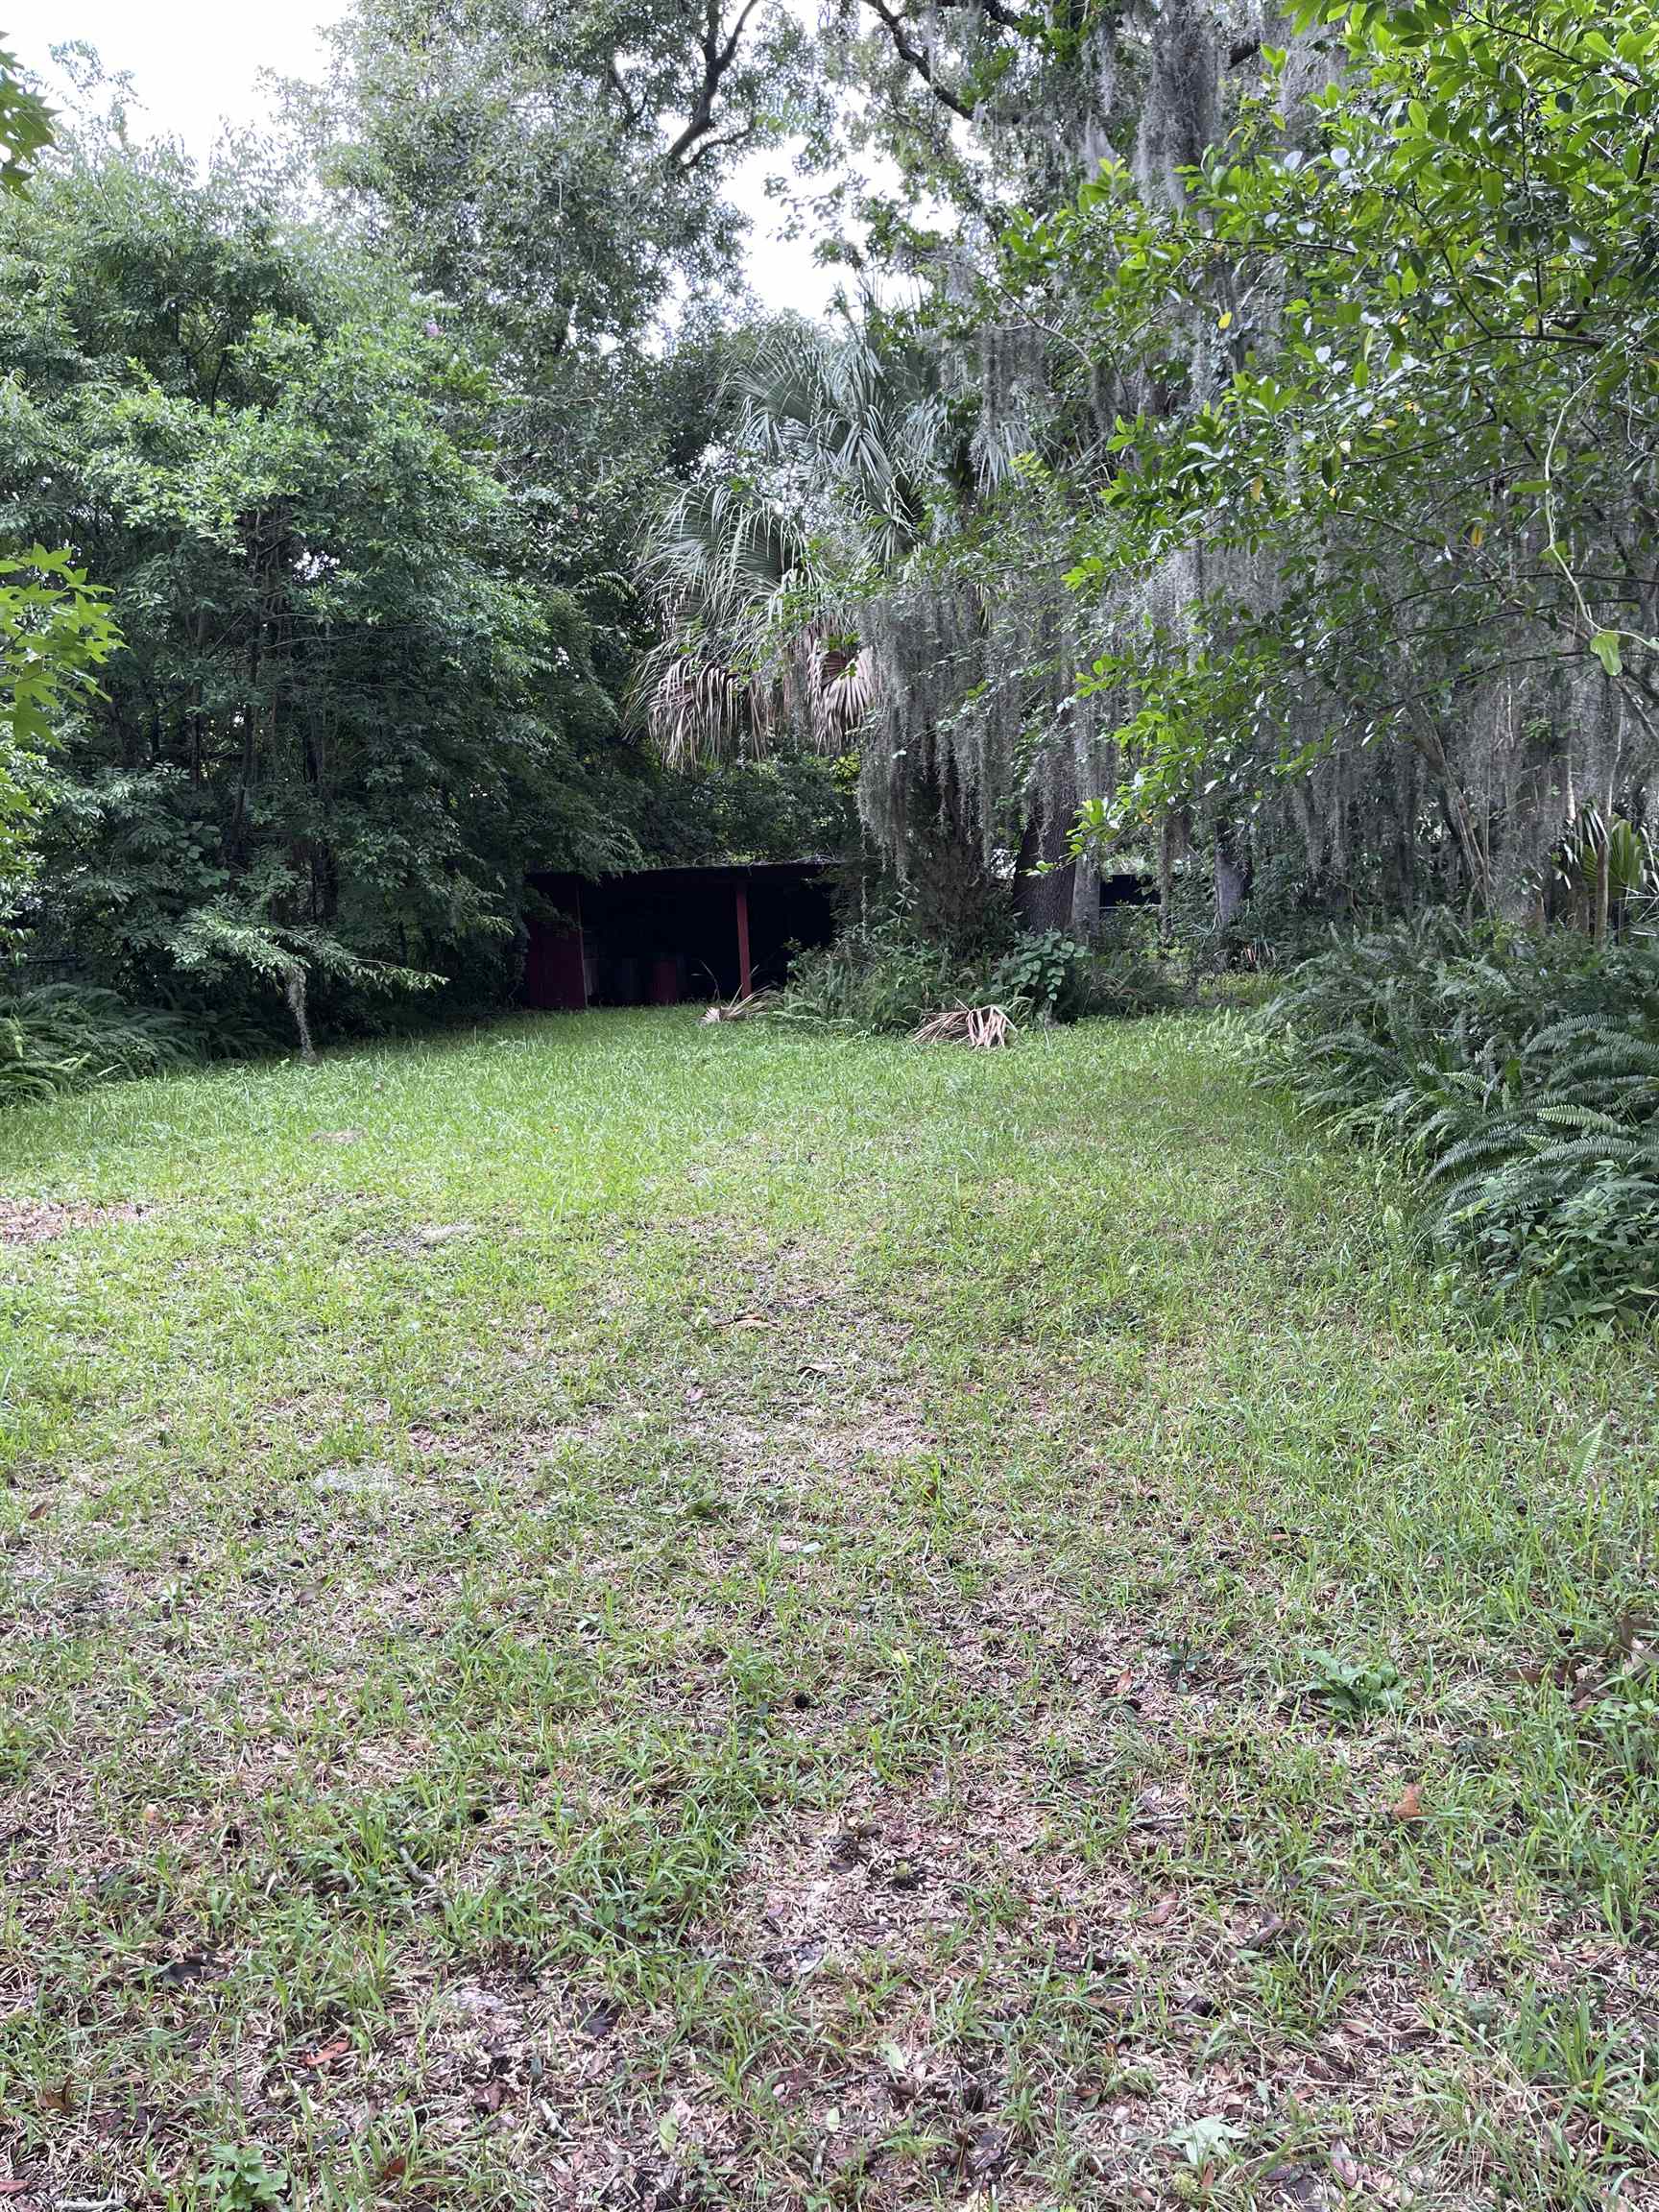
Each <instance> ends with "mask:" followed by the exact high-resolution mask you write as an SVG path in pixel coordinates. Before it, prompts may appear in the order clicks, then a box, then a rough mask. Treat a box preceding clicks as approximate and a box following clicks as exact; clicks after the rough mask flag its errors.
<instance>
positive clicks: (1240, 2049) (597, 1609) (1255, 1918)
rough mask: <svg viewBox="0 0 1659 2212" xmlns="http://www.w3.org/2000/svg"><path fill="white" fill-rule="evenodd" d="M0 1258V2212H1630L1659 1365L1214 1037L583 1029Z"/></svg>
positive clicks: (1658, 1779) (1644, 1897) (75, 1194)
mask: <svg viewBox="0 0 1659 2212" xmlns="http://www.w3.org/2000/svg"><path fill="white" fill-rule="evenodd" d="M0 1188H3V1189H4V1190H5V1191H6V1192H7V1193H8V1194H9V1198H10V1201H11V1218H12V1224H13V1229H14V1231H16V1232H18V1233H21V1232H22V1231H24V1230H27V1231H29V1232H30V1238H29V1240H27V1241H23V1240H14V1241H13V1242H12V1244H11V1245H9V1246H8V1248H7V1249H6V1251H5V1252H4V1253H3V1254H0V1268H3V1269H4V1282H5V1307H4V1316H5V1346H4V1355H3V1358H0V1372H3V1380H4V1402H3V1407H0V1479H3V1482H4V1487H0V1577H3V1591H0V1606H3V1613H4V1627H3V1634H4V1672H5V1695H4V1698H3V1700H0V1864H3V1866H4V1870H5V1877H6V1882H5V1891H4V1907H3V1917H0V2202H3V2203H4V2204H5V2205H7V2206H13V2205H14V2206H17V2207H19V2212H34V2207H35V2206H36V2205H38V2206H40V2207H42V2208H44V2207H47V2206H63V2205H65V2204H66V2203H70V2202H73V2203H79V2204H81V2205H83V2206H84V2205H89V2204H99V2205H104V2206H108V2207H110V2208H111V2212H113V2208H114V2207H116V2206H118V2205H126V2206H132V2207H137V2206H140V2205H152V2204H155V2205H160V2204H179V2205H191V2206H197V2205H202V2206H216V2207H221V2208H225V2212H230V2208H232V2207H237V2206H253V2205H258V2204H263V2203H272V2204H278V2203H279V2204H283V2205H293V2206H296V2207H298V2206H300V2205H301V2204H304V2205H348V2204H349V2205H369V2204H386V2205H431V2206H441V2205H442V2206H447V2205H485V2204H489V2205H501V2206H510V2205H518V2204H524V2205H542V2206H550V2207H564V2206H571V2207H575V2206H607V2207H608V2206H617V2207H640V2206H667V2205H685V2206H703V2207H712V2206H725V2205H738V2204H741V2205H750V2204H762V2203H765V2204H780V2205H802V2206H806V2205H823V2206H830V2205H840V2204H868V2205H876V2206H883V2207H893V2208H900V2207H902V2208H905V2212H908V2208H910V2207H916V2206H926V2205H932V2204H953V2205H954V2204H964V2203H974V2202H977V2203H979V2204H982V2205H987V2206H988V2205H991V2204H993V2203H1000V2204H1002V2205H1005V2206H1009V2207H1032V2208H1035V2207H1047V2206H1053V2207H1062V2206H1069V2205H1079V2206H1081V2205H1091V2206H1096V2205H1097V2206H1113V2207H1120V2206H1126V2205H1135V2204H1164V2203H1170V2202H1182V2201H1193V2202H1206V2203H1214V2204H1216V2205H1227V2206H1231V2205H1243V2204H1263V2205H1266V2204H1274V2205H1285V2206H1290V2207H1301V2208H1303V2212H1309V2208H1313V2207H1318V2206H1321V2205H1325V2206H1337V2205H1343V2204H1353V2205H1361V2204H1363V2205H1367V2206H1371V2205H1378V2204H1383V2205H1388V2204H1397V2205H1424V2206H1442V2205H1446V2206H1453V2205H1455V2206H1469V2207H1475V2206H1491V2205H1498V2204H1509V2203H1513V2204H1517V2205H1525V2206H1536V2207H1545V2206H1551V2207H1555V2206H1560V2207H1569V2206H1584V2207H1589V2206H1592V2205H1596V2206H1599V2205H1603V2204H1607V2203H1610V2202H1613V2201H1617V2202H1619V2203H1621V2204H1627V2205H1647V2206H1651V2205H1653V2204H1655V2203H1656V2202H1659V2181H1656V2179H1655V2176H1656V2175H1659V1702H1656V1683H1655V1675H1654V1672H1653V1671H1652V1658H1651V1653H1652V1646H1651V1645H1650V1643H1649V1642H1648V1641H1647V1639H1648V1638H1649V1635H1650V1632H1651V1619H1650V1616H1649V1614H1648V1613H1647V1611H1646V1610H1645V1608H1647V1607H1648V1606H1650V1605H1652V1604H1653V1602H1654V1592H1655V1584H1656V1582H1659V1568H1656V1565H1655V1535H1656V1527H1659V1513H1656V1507H1655V1500H1656V1478H1659V1409H1656V1399H1659V1366H1656V1363H1655V1361H1654V1358H1653V1354H1652V1346H1651V1344H1650V1343H1649V1344H1647V1346H1643V1345H1641V1344H1637V1343H1634V1342H1631V1341H1629V1340H1625V1341H1623V1342H1622V1343H1621V1342H1607V1341H1598V1340H1593V1339H1589V1338H1586V1339H1584V1340H1583V1341H1581V1342H1578V1343H1575V1344H1569V1345H1556V1346H1553V1347H1551V1346H1549V1345H1543V1346H1540V1345H1538V1344H1536V1343H1532V1342H1528V1341H1525V1340H1523V1339H1522V1338H1521V1337H1519V1336H1503V1335H1498V1334H1491V1333H1490V1332H1487V1333H1483V1332H1482V1331H1481V1330H1480V1329H1479V1327H1478V1326H1477V1325H1476V1323H1475V1322H1473V1321H1471V1320H1467V1319H1463V1318H1459V1316H1458V1315H1457V1314H1456V1312H1455V1310H1452V1309H1451V1308H1450V1307H1449V1306H1448V1303H1447V1301H1446V1299H1445V1297H1444V1294H1443V1292H1441V1291H1437V1290H1436V1288H1435V1286H1433V1284H1432V1283H1431V1281H1430V1279H1429V1278H1428V1277H1427V1276H1426V1275H1425V1274H1424V1273H1423V1272H1422V1270H1421V1268H1420V1266H1419V1265H1418V1263H1417V1262H1416V1261H1415V1259H1414V1258H1413V1256H1412V1252H1411V1250H1410V1248H1409V1245H1408V1243H1407V1241H1406V1239H1405V1238H1404V1235H1403V1233H1402V1231H1401V1230H1400V1228H1399V1225H1398V1215H1397V1214H1395V1213H1394V1212H1393V1211H1392V1210H1391V1208H1390V1206H1389V1203H1388V1201H1389V1198H1390V1192H1389V1191H1388V1190H1386V1189H1385V1188H1384V1189H1383V1190H1377V1189H1376V1188H1374V1181H1373V1176H1372V1172H1371V1169H1370V1167H1369V1165H1368V1164H1367V1163H1366V1162H1364V1161H1362V1160H1356V1159H1354V1158H1352V1157H1344V1156H1341V1155H1333V1154H1332V1153H1330V1152H1328V1151H1325V1150H1323V1149H1321V1148H1320V1147H1319V1146H1317V1145H1316V1144H1315V1143H1314V1142H1313V1141H1312V1140H1311V1139H1310V1137H1309V1136H1308V1135H1307V1134H1306V1133H1304V1132H1303V1131H1301V1130H1299V1129H1298V1128H1296V1127H1295V1126H1294V1125H1293V1124H1291V1123H1290V1122H1289V1121H1288V1120H1287V1119H1286V1118H1285V1116H1284V1115H1283V1113H1282V1112H1281V1111H1280V1110H1279V1109H1278V1108H1277V1107H1276V1106H1275V1105H1274V1104H1273V1103H1272V1102H1271V1101H1269V1100H1266V1099H1264V1098H1262V1097H1261V1096H1260V1095H1258V1094H1253V1093H1252V1092H1251V1091H1250V1090H1249V1089H1248V1088H1247V1086H1246V1084H1245V1082H1244V1080H1243V1078H1242V1077H1241V1076H1240V1074H1239V1073H1238V1070H1237V1068H1236V1066H1235V1065H1234V1064H1233V1062H1232V1061H1231V1060H1230V1058H1229V1056H1228V1054H1227V1052H1226V1050H1225V1049H1224V1044H1223V1040H1222V1038H1221V1036H1220V1034H1219V1033H1218V1031H1217V1030H1216V1028H1215V1027H1214V1025H1212V1024H1210V1023H1207V1022H1204V1021H1201V1020H1191V1021H1158V1022H1142V1023H1141V1024H1138V1025H1133V1026H1115V1025H1109V1024H1103V1023H1101V1024H1092V1025H1089V1026H1087V1027H1085V1028H1083V1029H1080V1030H1076V1031H1072V1032H1070V1033H1055V1034H1051V1035H1047V1036H1034V1037H1030V1038H1027V1039H1026V1040H1024V1041H1022V1043H1021V1044H1020V1045H1019V1046H1018V1047H1017V1048H1016V1049H1015V1050H1013V1051H1011V1052H1008V1053H1005V1054H974V1053H968V1052H963V1051H960V1050H955V1049H952V1048H950V1047H941V1048H937V1049H935V1050H933V1051H930V1052H929V1051H926V1050H922V1049H919V1048H916V1047H913V1046H908V1045H902V1044H894V1045H883V1044H864V1043H847V1042H842V1041H839V1040H832V1039H825V1038H822V1037H813V1036H806V1035H802V1034H799V1033H791V1032H780V1031H779V1030H777V1029H776V1028H768V1027H765V1026H763V1025H760V1024H756V1023H745V1024H740V1025H736V1026H733V1027H719V1028H707V1027H702V1026H699V1025H698V1024H697V1023H696V1022H695V1020H694V1019H693V1018H692V1017H690V1016H687V1015H666V1016H664V1015H637V1016H635V1015H593V1016H586V1017H579V1018H578V1017H570V1018H560V1017H555V1018H551V1019H547V1020H543V1021H541V1022H522V1023H517V1024H508V1025H504V1026H501V1027H499V1028H496V1029H493V1030H487V1031H484V1032H481V1033H479V1034H478V1035H476V1036H474V1037H472V1038H469V1039H458V1040H454V1041H445V1042H442V1043H438V1044H431V1043H428V1044H424V1045H421V1046H398V1047H390V1048H387V1049H384V1050H379V1051H372V1052H371V1051H366V1052H360V1053H353V1054H349V1055H347V1056H344V1057H340V1058H337V1059H333V1060H330V1061H328V1062H327V1063H326V1064H325V1065H324V1066H322V1067H320V1068H316V1069H312V1070H305V1069H301V1068H299V1067H289V1066H279V1067H270V1068H261V1069H255V1070H244V1069H231V1070H216V1071H212V1072H207V1073H203V1074H197V1075H191V1076H187V1077H183V1078H179V1079H173V1080H168V1081H161V1082H153V1083H146V1084H134V1085H129V1086H124V1087H118V1088H112V1089H109V1090H107V1091H104V1092H100V1093H93V1094H87V1095H85V1096H84V1097H81V1098H79V1099H75V1100H71V1101H68V1102H65V1103H63V1104H60V1105H58V1106H55V1107H51V1108H42V1109H39V1110H37V1111H36V1110H32V1111H30V1112H28V1113H25V1114H22V1115H19V1116H14V1117H12V1118H11V1119H10V1120H9V1121H8V1122H7V1123H6V1125H5V1126H4V1128H3V1129H0ZM21 1200H34V1201H52V1202H57V1203H59V1204H61V1205H63V1206H65V1207H68V1208H70V1209H72V1211H71V1212H70V1213H68V1214H65V1215H63V1216H61V1217H55V1216H53V1215H52V1214H49V1213H45V1212H41V1211H35V1212H30V1211H29V1210H28V1209H27V1208H25V1207H21V1206H20V1205H19V1204H18V1203H17V1202H18V1201H21ZM42 1232H51V1233H42ZM1621 2190H1622V2193H1620V2192H1621Z"/></svg>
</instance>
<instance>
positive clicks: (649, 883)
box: [523, 860, 834, 1008]
mask: <svg viewBox="0 0 1659 2212" xmlns="http://www.w3.org/2000/svg"><path fill="white" fill-rule="evenodd" d="M824 869H825V864H824V863H823V862H822V861H819V860H773V861H756V862H753V863H749V864H746V865H741V866H739V865H732V866H726V867H713V868H642V869H635V870H633V871H631V872H630V873H629V874H627V875H622V876H606V877H602V878H600V880H599V881H598V882H597V883H586V882H584V881H583V880H582V879H581V878H580V877H576V876H556V875H543V876H533V877H531V878H530V882H531V886H532V888H533V889H534V890H535V891H537V892H539V893H540V894H541V900H542V902H544V904H545V906H546V907H547V908H548V909H551V912H550V913H544V914H541V915H533V916H532V917H531V919H530V922H529V925H528V928H529V945H528V948H527V950H526V953H525V961H524V985H523V998H524V1002H525V1004H526V1005H529V1006H537V1007H546V1008H580V1007H584V1006H652V1005H656V1006H669V1005H673V1004H675V1003H676V1002H677V1001H678V1000H680V999H683V998H735V997H737V996H738V995H739V993H744V994H746V993H748V992H750V991H759V990H762V989H765V988H766V987H768V986H772V985H777V984H780V983H781V982H782V981H783V980H784V977H785V975H786V974H787V972H788V965H789V950H790V948H791V947H792V946H808V945H827V944H828V943H829V939H830V937H831V936H832V935H833V933H834V910H833V905H832V901H831V895H830V887H829V882H828V880H827V878H826V877H825V872H824Z"/></svg>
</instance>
